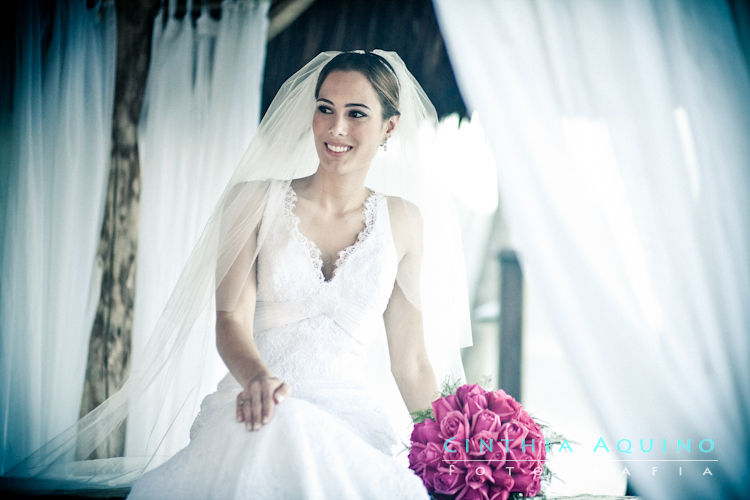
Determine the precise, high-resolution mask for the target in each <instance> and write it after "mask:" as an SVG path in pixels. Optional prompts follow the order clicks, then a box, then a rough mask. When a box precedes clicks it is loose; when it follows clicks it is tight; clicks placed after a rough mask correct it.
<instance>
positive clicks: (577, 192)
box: [435, 0, 750, 498]
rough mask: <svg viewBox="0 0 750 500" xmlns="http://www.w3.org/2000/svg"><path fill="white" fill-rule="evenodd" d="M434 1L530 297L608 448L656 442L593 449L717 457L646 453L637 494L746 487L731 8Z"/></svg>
mask: <svg viewBox="0 0 750 500" xmlns="http://www.w3.org/2000/svg"><path fill="white" fill-rule="evenodd" d="M435 7H436V12H437V14H438V20H439V23H440V27H441V30H442V32H443V35H444V37H445V39H446V44H447V48H448V52H449V55H450V58H451V62H452V64H453V67H454V70H455V71H456V72H457V78H458V81H459V85H460V87H461V90H462V93H463V95H464V96H465V97H466V98H467V100H468V104H469V105H470V107H471V108H472V109H474V110H476V111H477V112H478V113H479V116H480V118H481V120H482V124H483V126H484V128H485V130H486V133H487V136H488V139H489V141H490V143H491V145H492V147H493V152H494V156H495V158H496V161H497V164H498V180H499V188H500V195H501V202H502V204H503V210H504V213H505V215H506V217H507V220H508V224H509V226H510V231H511V233H512V237H513V239H514V241H515V243H516V244H517V247H518V249H519V251H520V255H521V259H522V265H523V268H524V272H525V275H526V277H527V279H528V281H529V283H530V289H532V290H533V291H534V292H535V293H536V296H535V297H534V298H533V300H534V301H535V302H538V303H539V304H540V307H542V308H543V309H544V311H545V315H546V316H547V317H548V318H550V319H551V320H552V321H553V322H554V326H555V329H556V331H557V332H558V333H559V335H560V338H561V342H562V343H563V345H564V347H565V348H566V351H567V356H568V358H569V359H570V361H571V362H572V364H573V366H574V369H575V371H576V373H577V375H578V380H579V382H580V383H581V384H582V386H583V389H584V391H585V392H586V394H587V395H588V397H589V399H590V401H591V403H592V406H593V408H594V410H595V412H596V413H597V415H598V417H599V419H600V421H601V422H602V424H603V426H604V427H605V429H606V434H607V435H606V436H605V438H606V439H607V442H608V443H610V447H611V448H614V446H613V444H614V443H616V442H617V441H618V440H619V439H622V438H629V439H631V440H632V441H633V442H634V445H635V447H638V440H639V439H641V438H643V439H644V440H645V443H646V447H647V446H648V440H649V439H651V438H653V439H654V441H655V443H656V445H655V446H656V449H657V450H658V454H657V453H652V454H650V455H649V454H645V453H640V454H637V455H633V454H631V455H625V454H620V455H616V454H614V453H610V455H609V456H607V457H605V459H644V460H651V459H660V460H689V459H712V460H718V462H698V463H693V462H684V463H683V465H684V469H685V470H684V472H683V475H682V476H680V475H678V473H677V472H676V467H674V469H675V470H674V471H671V470H670V471H669V472H663V473H662V474H660V475H659V476H651V466H652V465H656V466H661V467H660V468H661V470H662V471H666V470H667V467H668V466H669V465H671V463H669V462H667V463H665V462H659V463H649V464H648V467H647V469H645V471H644V472H642V473H639V474H636V473H633V476H632V481H633V482H634V485H635V487H636V488H637V490H638V492H639V494H641V495H643V496H644V497H645V498H735V497H736V498H740V497H741V495H742V494H744V492H746V491H747V490H748V487H749V486H750V485H748V481H749V479H748V477H747V475H746V474H745V472H744V471H746V470H747V468H748V454H747V449H748V446H750V436H749V435H748V427H747V422H748V421H750V352H749V349H748V346H749V345H750V340H749V338H748V334H749V333H750V308H748V307H747V304H748V303H750V269H749V265H748V255H750V248H749V247H750V234H749V233H750V220H749V219H750V206H748V205H749V204H750V169H749V168H748V164H749V163H750V161H749V160H750V154H749V153H750V151H749V150H748V148H749V147H750V140H749V139H750V137H749V135H750V99H749V97H750V82H749V80H748V71H747V67H746V66H745V63H744V60H743V59H742V56H741V53H740V50H739V47H738V45H737V42H736V35H735V31H734V26H733V25H732V22H731V18H730V12H729V8H728V6H727V4H726V3H725V2H689V1H683V2H676V1H666V0H665V1H651V2H649V1H645V0H638V1H629V2H592V1H575V2H574V1H559V2H531V1H497V2H478V1H467V2H461V3H460V4H459V3H458V2H453V1H451V0H435ZM548 382H549V383H550V384H554V383H555V381H554V380H552V379H551V380H549V381H548ZM559 390H560V391H564V390H565V388H564V387H560V388H559ZM541 417H543V415H542V416H541ZM572 438H575V437H574V436H573V437H572ZM663 439H666V440H667V443H668V444H667V451H666V452H662V450H661V443H662V440H663ZM677 439H680V440H682V441H683V442H685V441H686V440H688V439H690V440H691V441H692V448H691V452H689V453H686V452H685V451H684V450H683V451H682V452H677V451H676V441H677ZM702 439H711V440H713V443H714V445H715V448H714V449H713V451H712V452H711V453H702V452H700V451H699V450H698V449H697V446H698V442H699V441H701V440H702ZM592 446H593V444H592ZM623 465H630V464H625V463H624V464H623ZM585 466H586V464H585V463H582V464H581V467H585ZM706 466H708V467H710V470H711V472H712V474H713V475H712V476H707V475H703V471H704V469H705V467H706ZM634 467H635V466H631V469H633V468H634ZM563 479H564V478H563Z"/></svg>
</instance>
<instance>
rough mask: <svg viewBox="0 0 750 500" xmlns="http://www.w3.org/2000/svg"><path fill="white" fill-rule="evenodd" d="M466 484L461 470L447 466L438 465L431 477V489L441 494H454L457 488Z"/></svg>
mask: <svg viewBox="0 0 750 500" xmlns="http://www.w3.org/2000/svg"><path fill="white" fill-rule="evenodd" d="M465 484H466V475H465V473H464V471H463V470H461V469H457V468H455V467H454V468H453V470H452V471H451V470H450V469H449V468H448V467H438V469H437V474H435V477H434V478H433V485H434V487H433V491H435V493H439V494H441V495H455V494H456V493H458V490H460V489H461V488H463V487H464V485H465Z"/></svg>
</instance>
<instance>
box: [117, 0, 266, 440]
mask: <svg viewBox="0 0 750 500" xmlns="http://www.w3.org/2000/svg"><path fill="white" fill-rule="evenodd" d="M268 6H269V2H268V1H247V0H242V1H239V2H237V1H225V2H223V3H222V11H221V19H220V20H215V19H212V18H211V17H210V16H209V14H208V12H207V11H204V12H202V13H201V15H200V17H198V19H197V20H196V21H195V23H193V22H192V21H191V19H190V16H185V17H184V18H182V19H177V18H176V17H175V16H174V10H175V7H176V2H170V5H169V7H168V8H167V11H166V12H164V11H162V12H160V13H159V15H157V17H156V20H155V23H154V31H153V42H152V53H151V66H150V68H149V74H148V81H147V85H146V93H145V96H144V105H143V111H142V113H141V118H140V122H139V128H138V145H139V156H140V161H141V179H142V190H141V212H140V221H139V235H138V269H137V276H136V293H135V311H134V314H135V315H134V320H133V321H134V327H133V344H132V349H133V350H132V355H133V360H134V361H135V360H136V359H137V358H138V357H139V356H140V355H141V354H142V350H143V348H144V346H145V345H146V342H147V340H148V338H149V335H150V333H151V332H152V331H153V329H154V326H155V324H156V321H157V319H158V317H159V315H160V313H161V311H162V309H163V307H164V306H165V304H166V301H167V298H168V297H169V293H170V291H171V290H172V288H173V286H174V285H175V283H176V281H177V278H178V277H179V273H180V271H181V270H182V267H183V266H184V264H185V261H186V260H187V258H188V256H189V253H190V250H191V249H192V247H193V245H194V244H195V243H196V241H197V240H198V237H199V236H200V232H201V230H202V229H203V226H204V225H205V223H206V221H207V219H208V217H209V215H210V214H211V210H212V209H213V208H214V205H215V203H216V202H217V201H218V198H219V195H220V194H221V192H222V189H223V188H224V186H225V185H226V183H227V182H228V180H229V177H230V176H231V173H232V172H233V170H234V168H235V166H236V165H237V163H238V162H239V160H240V158H241V156H242V153H243V152H244V149H245V147H247V144H248V143H249V142H250V139H251V138H252V136H253V133H254V131H255V128H256V126H257V124H258V120H259V115H260V103H261V88H262V81H263V80H262V76H263V66H264V62H265V48H266V32H267V27H268V21H267V11H268ZM188 7H190V3H188ZM164 20H166V22H165V23H164V22H163V21H164ZM209 319H210V318H205V320H209ZM203 327H204V328H206V329H213V323H212V322H208V321H207V323H206V324H205V325H204V326H203ZM202 338H203V340H204V341H205V343H204V344H203V345H195V346H191V347H190V348H189V349H188V351H189V352H190V353H191V354H189V355H188V356H187V358H189V359H188V360H187V361H186V362H185V368H184V369H187V370H194V369H196V368H195V367H196V366H205V367H206V368H205V369H206V377H205V378H204V380H205V387H204V388H205V389H206V390H212V389H215V386H216V383H217V382H218V378H219V377H220V375H221V374H222V372H224V373H225V372H226V369H225V368H224V365H223V364H222V362H221V360H220V358H219V357H218V355H217V354H216V348H215V347H214V340H213V339H214V337H213V335H211V334H208V335H204V336H203V337H202ZM206 360H207V362H205V361H206ZM177 379H178V380H179V377H177ZM156 392H157V391H154V393H153V394H152V395H151V397H150V398H148V399H147V401H146V402H145V403H144V404H143V405H140V406H138V407H136V408H131V411H130V416H129V417H128V433H127V440H128V441H127V446H128V447H129V448H131V449H142V446H143V445H142V443H143V442H144V441H143V440H147V439H148V437H149V435H150V434H151V432H152V430H151V429H148V432H146V429H147V426H145V425H143V422H144V421H148V418H147V417H148V415H153V414H157V415H158V414H161V413H164V414H167V413H169V412H163V411H162V410H163V409H164V405H181V404H185V401H182V400H175V401H164V400H163V395H162V394H157V393H156ZM201 392H204V393H205V392H206V391H201ZM199 394H200V393H196V394H195V395H194V399H196V398H199ZM189 403H190V404H192V406H193V407H195V408H197V407H198V404H199V403H200V400H199V399H196V400H193V401H190V402H189ZM184 414H185V416H184V418H183V420H181V421H180V422H178V423H172V422H164V425H181V426H184V427H185V432H182V433H180V432H176V433H172V434H171V435H180V436H183V438H184V439H183V440H182V441H179V442H175V443H162V448H161V451H162V452H163V451H167V452H170V451H171V452H176V451H178V450H179V449H180V448H181V447H183V446H184V445H185V444H187V439H188V432H187V427H188V426H189V425H190V422H191V421H192V418H193V417H194V415H193V414H192V413H191V412H184ZM154 435H161V432H160V431H157V432H154Z"/></svg>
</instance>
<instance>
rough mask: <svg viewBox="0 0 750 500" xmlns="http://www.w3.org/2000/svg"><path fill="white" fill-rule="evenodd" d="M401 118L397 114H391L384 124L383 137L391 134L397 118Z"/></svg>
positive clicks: (394, 128) (396, 123)
mask: <svg viewBox="0 0 750 500" xmlns="http://www.w3.org/2000/svg"><path fill="white" fill-rule="evenodd" d="M399 118H401V117H400V116H399V115H394V116H391V117H390V118H388V119H387V120H386V126H385V137H386V139H387V138H388V137H390V136H391V134H393V131H394V130H396V125H398V119H399Z"/></svg>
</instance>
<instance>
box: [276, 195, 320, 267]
mask: <svg viewBox="0 0 750 500" xmlns="http://www.w3.org/2000/svg"><path fill="white" fill-rule="evenodd" d="M296 206H297V193H296V192H295V191H294V189H293V188H292V186H291V185H290V186H289V189H288V190H287V192H286V197H285V198H284V214H285V215H286V220H287V222H288V224H289V229H290V230H291V232H292V234H293V235H294V239H296V240H297V241H298V242H299V243H300V244H301V245H302V247H303V248H304V249H305V253H307V256H308V258H309V259H310V263H311V264H312V266H313V269H318V270H319V271H320V276H318V277H319V278H323V279H324V280H325V276H323V259H322V258H321V252H320V248H318V245H316V244H315V243H313V242H312V240H310V239H309V238H306V237H305V235H303V234H302V231H300V230H299V224H300V219H299V217H297V214H295V213H294V207H296Z"/></svg>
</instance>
